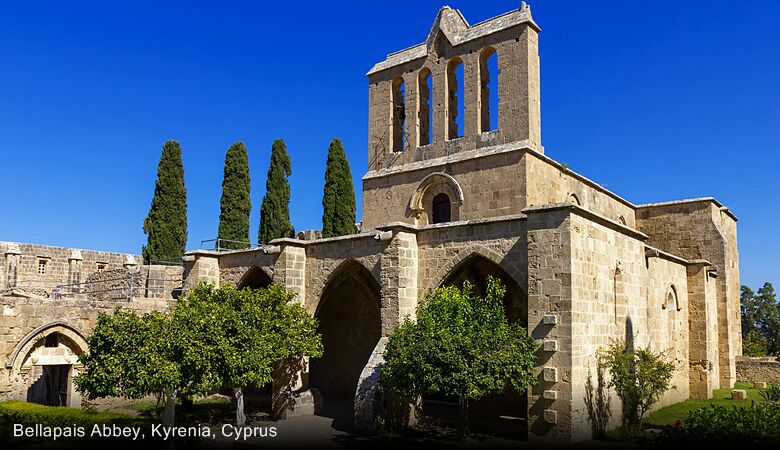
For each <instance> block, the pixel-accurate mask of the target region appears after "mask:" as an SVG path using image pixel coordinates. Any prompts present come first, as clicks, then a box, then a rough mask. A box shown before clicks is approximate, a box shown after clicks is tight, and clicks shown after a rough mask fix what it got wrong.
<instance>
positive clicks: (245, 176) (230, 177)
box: [217, 142, 252, 249]
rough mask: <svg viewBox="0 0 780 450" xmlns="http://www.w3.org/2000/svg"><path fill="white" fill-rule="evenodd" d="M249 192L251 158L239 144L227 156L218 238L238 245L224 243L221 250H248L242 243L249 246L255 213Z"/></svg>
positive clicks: (241, 143)
mask: <svg viewBox="0 0 780 450" xmlns="http://www.w3.org/2000/svg"><path fill="white" fill-rule="evenodd" d="M249 190H250V185H249V158H248V156H247V151H246V147H245V146H244V143H243V142H236V143H235V144H233V145H231V146H230V148H229V149H228V151H227V153H226V154H225V172H224V175H223V178H222V199H221V200H220V203H219V208H220V212H219V232H218V235H217V236H218V237H219V238H220V239H226V240H228V241H237V242H224V243H220V247H221V248H234V249H235V248H245V247H246V245H244V244H240V243H239V242H247V243H248V242H249V214H250V213H251V212H252V199H251V198H249Z"/></svg>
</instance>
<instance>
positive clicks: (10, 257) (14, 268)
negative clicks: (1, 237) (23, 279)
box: [4, 243, 22, 288]
mask: <svg viewBox="0 0 780 450" xmlns="http://www.w3.org/2000/svg"><path fill="white" fill-rule="evenodd" d="M21 254H22V250H21V249H20V248H19V245H18V244H16V243H12V244H10V245H9V246H8V249H6V251H5V286H4V287H6V288H12V287H16V286H17V284H18V283H19V279H18V272H19V268H18V266H19V256H20V255H21Z"/></svg>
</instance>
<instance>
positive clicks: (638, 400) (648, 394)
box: [599, 340, 675, 435]
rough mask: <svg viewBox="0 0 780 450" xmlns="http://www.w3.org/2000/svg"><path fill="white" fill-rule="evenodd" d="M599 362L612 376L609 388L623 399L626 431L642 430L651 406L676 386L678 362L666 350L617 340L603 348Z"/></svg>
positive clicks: (630, 432) (633, 432) (628, 433)
mask: <svg viewBox="0 0 780 450" xmlns="http://www.w3.org/2000/svg"><path fill="white" fill-rule="evenodd" d="M599 365H601V366H602V367H605V368H606V369H607V370H608V371H609V374H610V376H611V378H610V380H609V387H612V388H614V389H615V391H616V392H617V394H618V397H620V399H621V401H622V402H623V430H624V432H625V433H626V434H627V435H633V434H635V433H636V432H638V431H639V430H640V429H641V425H642V420H643V419H644V416H645V414H646V413H647V411H648V410H649V409H650V407H651V406H652V405H653V404H654V403H656V402H657V401H658V399H659V398H661V395H663V393H664V392H666V391H668V390H669V389H671V388H672V385H671V381H672V376H673V375H674V369H675V365H674V363H673V362H669V361H667V360H666V355H665V354H663V353H653V352H652V351H650V350H649V349H641V348H640V349H636V350H635V349H634V348H633V347H632V346H631V345H629V344H628V343H626V342H625V341H622V340H618V341H613V342H612V344H611V345H610V346H609V348H607V349H606V350H602V351H600V354H599Z"/></svg>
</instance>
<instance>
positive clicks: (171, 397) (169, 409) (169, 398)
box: [163, 389, 176, 429]
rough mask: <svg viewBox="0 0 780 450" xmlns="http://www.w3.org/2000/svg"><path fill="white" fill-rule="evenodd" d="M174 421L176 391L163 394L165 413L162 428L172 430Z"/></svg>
mask: <svg viewBox="0 0 780 450" xmlns="http://www.w3.org/2000/svg"><path fill="white" fill-rule="evenodd" d="M175 421H176V389H173V390H169V391H166V392H165V412H164V413H163V428H168V429H170V428H173V425H174V423H175Z"/></svg>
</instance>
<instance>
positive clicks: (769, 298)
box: [740, 283, 780, 356]
mask: <svg viewBox="0 0 780 450" xmlns="http://www.w3.org/2000/svg"><path fill="white" fill-rule="evenodd" d="M740 312H741V316H742V353H743V354H745V355H748V356H765V355H767V354H769V355H780V304H779V303H778V302H777V296H776V294H775V290H774V287H773V286H772V283H764V285H763V286H762V287H761V288H760V289H758V291H756V292H753V290H752V289H750V288H749V287H747V286H742V289H741V292H740Z"/></svg>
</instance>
